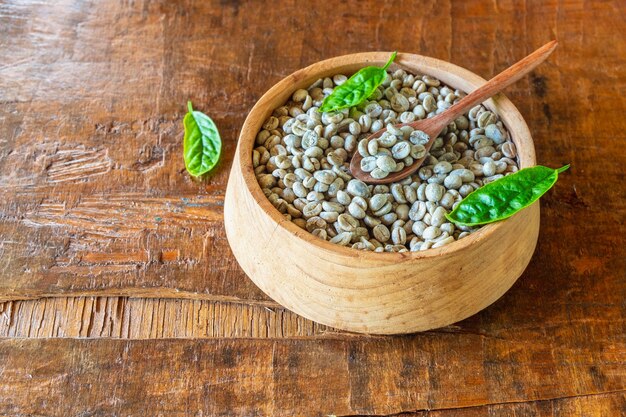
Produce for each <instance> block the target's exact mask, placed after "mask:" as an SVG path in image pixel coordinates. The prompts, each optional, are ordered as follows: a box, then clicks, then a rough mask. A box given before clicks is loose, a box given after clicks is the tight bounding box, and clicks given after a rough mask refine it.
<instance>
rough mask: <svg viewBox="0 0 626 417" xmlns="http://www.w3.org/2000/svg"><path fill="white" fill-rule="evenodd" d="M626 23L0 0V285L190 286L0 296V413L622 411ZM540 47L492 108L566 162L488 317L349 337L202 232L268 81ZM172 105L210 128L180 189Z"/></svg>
mask: <svg viewBox="0 0 626 417" xmlns="http://www.w3.org/2000/svg"><path fill="white" fill-rule="evenodd" d="M624 16H625V11H624V5H623V2H622V1H618V0H615V1H606V0H602V1H593V2H590V1H583V0H561V1H557V0H548V1H541V2H540V1H529V2H516V1H513V0H500V1H497V2H481V1H463V2H451V1H435V0H425V1H422V2H420V3H419V5H417V6H416V5H415V3H414V2H409V1H399V2H384V1H383V2H380V1H363V2H359V5H358V6H355V5H354V4H349V3H348V2H335V3H332V5H331V4H328V5H327V4H324V5H321V4H320V5H307V6H302V5H301V4H299V3H296V2H262V1H259V2H238V1H223V2H219V3H218V2H199V1H194V0H186V1H183V0H181V1H164V0H157V1H151V2H148V1H141V0H140V1H136V2H116V1H100V2H88V1H85V2H74V1H70V0H59V1H55V2H35V1H28V0H3V1H0V295H1V297H3V298H4V299H24V298H32V297H40V296H43V295H50V296H63V295H69V294H72V295H79V294H89V295H95V294H101V295H102V294H108V295H116V294H117V295H119V294H124V293H128V291H130V290H131V289H132V290H135V289H136V288H143V289H144V291H145V292H143V293H142V294H141V295H142V296H146V297H150V296H153V297H157V296H158V297H160V296H165V297H178V296H184V297H191V298H194V299H187V300H174V299H167V300H166V299H142V300H137V299H129V298H125V297H119V298H118V297H104V296H102V297H100V296H99V297H93V298H92V297H78V298H44V299H39V300H28V301H7V302H5V303H2V307H0V311H2V312H0V335H1V337H2V339H1V340H0V414H3V415H10V416H23V415H60V416H66V415H96V416H98V415H146V414H150V415H152V414H156V415H158V414H159V413H160V414H161V415H174V416H177V415H178V416H186V415H195V416H200V415H211V414H213V415H220V414H221V415H271V414H274V415H289V414H300V415H316V414H317V415H323V413H336V414H337V415H342V414H343V415H350V414H352V415H355V414H356V415H358V414H379V415H384V414H397V413H405V412H406V413H410V414H407V415H417V416H420V417H422V416H426V415H429V416H437V417H447V416H461V417H468V416H471V417H473V416H500V415H502V416H511V415H517V416H535V415H537V416H567V417H569V416H579V415H584V416H594V417H595V416H602V417H613V416H619V415H623V414H626V409H625V408H626V404H624V397H625V395H624V392H623V390H624V389H625V387H626V384H625V382H624V381H625V380H626V376H625V375H624V369H626V366H625V357H626V353H625V349H626V348H625V346H624V344H625V339H626V338H625V335H626V322H625V317H626V304H624V299H626V279H625V278H626V249H625V247H624V236H626V226H625V223H624V218H626V186H625V185H624V180H625V176H624V169H623V167H624V166H625V165H626V152H624V149H623V143H624V140H625V139H626V133H625V132H626V129H624V115H623V109H624V108H626V94H625V92H626V74H624V71H623V69H624V68H625V66H626V41H625V39H624V34H625V33H626V19H624ZM549 39H558V40H559V48H558V50H557V51H555V53H554V55H553V57H551V60H550V64H549V65H544V66H542V67H540V68H538V69H537V70H536V71H534V72H533V73H532V74H531V75H530V76H529V77H527V78H526V79H524V80H521V81H520V82H519V83H517V84H516V85H514V86H512V87H511V88H510V89H508V90H507V97H509V98H510V99H511V100H512V102H513V103H514V104H515V105H516V106H517V107H518V109H519V110H520V112H521V113H522V115H523V116H524V118H525V120H526V122H527V123H528V125H529V127H530V130H531V133H532V135H533V138H534V139H535V147H536V151H537V160H538V162H539V163H540V164H542V165H548V166H553V167H556V166H562V165H564V164H566V163H571V164H572V169H571V171H570V173H569V174H567V175H563V176H562V178H561V179H560V180H559V184H558V185H557V187H556V188H555V189H553V190H552V191H550V192H549V193H548V194H547V195H546V196H545V197H543V198H542V202H541V205H542V225H541V232H540V237H539V244H538V247H537V250H536V252H535V255H534V257H533V259H532V260H531V263H530V265H529V267H528V269H527V270H526V272H525V273H524V275H523V276H522V277H521V278H520V279H519V280H518V281H517V283H516V285H515V286H514V287H513V288H512V289H511V290H510V291H509V292H507V294H505V295H504V297H502V298H501V299H500V300H498V301H497V302H496V303H495V304H493V305H492V306H490V307H489V308H488V309H486V310H484V311H482V312H481V313H479V314H477V315H474V316H472V317H470V318H468V319H466V320H464V321H462V322H460V323H456V324H455V325H454V326H449V327H446V328H443V329H440V330H437V331H431V332H426V333H423V334H419V335H412V336H404V337H382V338H373V337H366V336H354V335H351V334H347V333H345V332H337V331H334V330H332V329H329V328H324V327H323V326H317V327H316V325H313V324H312V323H311V322H309V321H307V320H305V319H302V318H299V317H296V316H295V315H292V314H291V313H289V312H287V311H284V310H282V309H280V308H279V307H277V306H276V304H275V303H273V302H272V301H270V300H269V299H268V298H267V297H266V296H265V295H264V294H263V293H262V292H261V291H260V290H258V289H257V288H256V287H255V286H254V285H253V284H252V283H251V282H250V281H249V280H248V279H247V278H246V277H245V276H244V274H243V272H242V271H241V270H240V269H239V267H238V266H237V265H236V264H235V262H234V260H233V257H232V255H231V254H230V252H229V249H228V245H227V244H226V240H225V234H224V231H223V227H222V224H221V218H222V215H223V201H224V190H225V185H226V181H227V176H228V171H229V168H230V164H231V161H232V158H233V155H234V151H235V138H236V137H237V135H238V132H239V129H240V127H241V125H242V123H243V120H244V119H245V116H246V114H247V112H248V111H249V110H250V108H251V107H252V105H253V104H254V103H255V102H256V100H257V99H258V98H259V97H261V95H262V94H263V93H264V92H265V91H266V90H267V89H268V88H269V87H270V86H272V85H273V84H275V83H276V82H277V81H278V80H280V79H282V78H283V77H285V76H286V75H287V74H289V73H291V72H293V71H294V70H296V69H298V68H302V67H305V66H307V65H309V64H311V63H313V62H317V61H320V60H322V59H326V58H329V57H332V56H338V55H344V54H348V53H354V52H364V51H377V50H399V51H403V52H410V53H418V54H421V55H426V56H432V57H435V58H439V59H443V60H446V61H450V62H452V63H455V64H457V65H460V66H462V67H465V68H468V69H470V70H471V71H473V72H475V73H477V74H479V75H481V76H483V77H488V76H490V75H491V74H495V73H497V72H498V71H500V70H502V69H504V68H505V67H506V66H507V65H508V63H510V62H513V61H515V59H517V58H519V57H520V56H524V55H526V54H528V53H529V52H531V51H532V50H534V49H535V48H537V47H539V46H540V45H542V44H543V43H545V42H546V41H547V40H549ZM187 99H192V100H193V102H194V105H195V107H197V108H198V109H199V110H203V111H206V112H207V113H208V114H210V115H211V116H212V118H213V119H214V120H215V121H216V123H217V125H218V127H219V128H220V131H221V133H222V137H223V139H224V154H223V159H222V162H221V165H220V166H219V167H218V169H217V170H216V172H215V173H214V174H212V175H211V176H210V177H208V178H206V179H204V180H203V181H200V182H195V181H192V180H191V179H190V178H189V177H188V176H187V175H186V174H185V172H184V165H183V161H182V159H181V158H180V155H181V152H182V127H181V121H182V117H183V113H184V111H185V103H186V101H187ZM165 289H167V290H165ZM265 307H267V308H269V309H271V310H273V311H274V313H271V312H269V311H268V310H267V309H266V308H265ZM281 316H282V318H280V317H281ZM125 323H126V324H125ZM248 323H250V324H249V325H248ZM263 327H265V330H264V329H263ZM7 337H10V338H11V339H7ZM50 337H54V338H55V339H52V340H45V339H47V338H50ZM57 337H79V338H84V337H90V338H91V337H94V338H96V337H97V338H98V339H97V340H94V339H90V340H75V339H58V338H57ZM162 337H165V338H171V339H168V340H163V339H160V338H162ZM188 337H192V338H198V339H199V338H202V339H203V340H183V338H188ZM16 338H25V339H16ZM32 338H41V339H37V340H33V339H32ZM110 338H115V339H116V340H111V339H110ZM128 338H142V339H152V340H140V341H136V340H130V339H128ZM117 339H122V340H117ZM155 339H159V340H155ZM196 358H197V359H196ZM433 410H436V411H433Z"/></svg>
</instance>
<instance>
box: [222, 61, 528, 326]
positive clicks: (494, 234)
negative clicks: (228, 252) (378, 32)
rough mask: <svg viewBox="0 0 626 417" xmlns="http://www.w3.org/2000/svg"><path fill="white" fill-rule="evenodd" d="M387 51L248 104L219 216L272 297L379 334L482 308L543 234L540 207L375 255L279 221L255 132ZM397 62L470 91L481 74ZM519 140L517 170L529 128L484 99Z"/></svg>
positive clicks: (304, 74)
mask: <svg viewBox="0 0 626 417" xmlns="http://www.w3.org/2000/svg"><path fill="white" fill-rule="evenodd" d="M389 55H390V53H389V52H372V53H360V54H352V55H345V56H341V57H337V58H332V59H328V60H326V61H322V62H318V63H316V64H313V65H311V66H309V67H307V68H304V69H301V70H299V71H296V72H295V73H293V74H291V75H290V76H288V77H287V78H285V79H283V80H282V81H280V82H279V83H278V84H276V85H275V86H274V87H272V88H271V89H270V90H269V91H268V92H267V93H265V95H263V97H261V99H260V100H259V101H258V102H257V103H256V105H255V106H254V107H253V108H252V111H251V112H250V114H249V115H248V117H247V118H246V121H245V122H244V124H243V127H242V129H241V134H240V136H239V144H238V146H237V150H236V153H235V158H234V162H233V166H232V169H231V172H230V178H229V181H228V188H227V190H226V201H225V208H224V220H225V225H226V234H227V236H228V241H229V243H230V247H231V248H232V251H233V253H234V255H235V257H236V258H237V261H238V262H239V264H240V265H241V267H242V268H243V270H244V271H245V272H246V274H247V275H248V276H249V277H250V279H252V281H254V283H255V284H256V285H257V286H258V287H259V288H261V290H263V291H264V292H265V293H266V294H267V295H268V296H270V297H271V298H273V299H274V300H276V301H277V302H278V303H280V304H282V305H283V306H285V307H286V308H288V309H290V310H292V311H294V312H296V313H298V314H300V315H301V316H304V317H306V318H308V319H311V320H313V321H316V322H319V323H323V324H326V325H329V326H333V327H336V328H339V329H344V330H349V331H354V332H362V333H376V334H396V333H411V332H416V331H422V330H428V329H433V328H437V327H441V326H446V325H448V324H451V323H454V322H457V321H459V320H462V319H464V318H466V317H469V316H471V315H472V314H475V313H476V312H478V311H480V310H482V309H484V308H485V307H487V306H488V305H490V304H491V303H493V302H494V301H496V300H497V299H498V298H499V297H500V296H502V294H504V293H505V292H506V291H507V290H508V289H509V288H510V287H511V286H512V285H513V283H514V282H515V281H516V280H517V278H518V277H519V276H520V275H521V274H522V272H523V271H524V269H525V268H526V266H527V265H528V262H529V261H530V258H531V256H532V254H533V251H534V249H535V245H536V243H537V236H538V234H539V204H538V203H535V204H533V205H532V206H530V207H528V208H526V209H524V210H522V211H521V212H519V213H517V214H515V215H514V216H512V217H511V218H509V219H507V220H505V221H501V222H498V223H493V224H490V225H487V226H485V227H483V228H482V229H480V230H479V231H477V232H475V233H472V234H471V235H469V236H467V237H465V238H463V239H461V240H459V241H457V242H453V243H451V244H449V245H446V246H443V247H441V248H437V249H429V250H427V251H425V252H404V253H374V252H367V251H359V250H356V249H352V248H349V247H342V246H338V245H335V244H332V243H329V242H326V241H324V240H322V239H319V238H317V237H315V236H313V235H311V234H309V233H308V232H307V231H306V230H303V229H300V228H299V227H298V226H296V225H295V224H293V223H291V222H290V221H288V220H286V219H284V218H283V216H282V215H281V214H280V212H279V211H278V210H276V209H275V208H274V207H273V206H272V204H271V203H270V202H269V201H268V200H267V198H266V197H265V195H264V194H263V192H262V191H261V188H260V186H259V185H258V183H257V180H256V178H255V176H254V172H253V168H252V149H253V146H254V141H255V137H256V134H257V133H258V132H259V130H260V128H261V125H262V123H263V121H264V120H265V119H266V118H267V117H269V116H270V114H271V113H272V111H273V110H274V109H275V108H277V107H279V106H281V105H283V104H284V103H285V102H286V101H287V100H288V98H289V97H290V96H291V94H292V93H293V92H294V91H295V90H296V89H299V88H306V87H308V86H309V85H310V84H311V83H313V82H314V81H315V80H317V79H318V78H320V77H326V76H329V75H333V74H337V73H342V74H352V73H354V72H356V71H357V70H359V69H360V68H362V67H365V66H367V65H383V64H384V63H385V62H386V61H387V59H388V58H389ZM395 67H401V68H404V69H407V70H409V71H411V72H413V73H421V74H428V75H432V76H435V77H437V78H438V79H440V80H441V81H442V82H444V83H446V84H448V85H449V86H451V87H454V88H459V89H461V90H464V91H466V92H469V91H471V90H474V89H475V88H477V87H478V86H480V85H481V84H482V83H484V82H485V80H484V79H482V78H480V77H479V76H477V75H475V74H473V73H472V72H470V71H468V70H465V69H463V68H460V67H457V66H456V65H452V64H450V63H447V62H444V61H440V60H437V59H433V58H427V57H423V56H419V55H412V54H404V53H401V54H398V57H397V59H396V61H395ZM485 104H486V106H487V107H488V108H490V109H491V110H492V111H495V112H496V113H497V114H498V115H499V116H500V118H501V120H502V121H503V123H504V124H505V125H506V127H507V129H508V130H509V132H510V133H511V136H512V139H513V141H514V142H515V145H516V146H517V150H518V155H519V162H520V167H521V168H523V167H529V166H533V165H535V149H534V145H533V141H532V138H531V136H530V132H529V131H528V127H527V126H526V123H525V122H524V120H523V118H522V116H521V115H520V113H519V112H518V111H517V109H516V108H515V106H514V105H513V104H512V103H511V102H510V101H509V100H508V99H507V98H506V97H504V96H503V95H498V96H497V97H495V98H494V99H492V100H489V101H488V102H486V103H485Z"/></svg>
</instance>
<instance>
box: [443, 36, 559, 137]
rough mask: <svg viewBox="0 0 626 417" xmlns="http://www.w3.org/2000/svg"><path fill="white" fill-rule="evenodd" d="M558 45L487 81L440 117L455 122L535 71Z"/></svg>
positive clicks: (524, 59) (539, 51)
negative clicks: (473, 108)
mask: <svg viewBox="0 0 626 417" xmlns="http://www.w3.org/2000/svg"><path fill="white" fill-rule="evenodd" d="M557 44H558V42H557V41H556V40H554V41H551V42H548V43H546V44H545V45H543V46H542V47H541V48H539V49H537V50H536V51H535V52H533V53H532V54H530V55H528V56H527V57H526V58H523V59H522V60H520V61H518V62H516V63H515V64H513V65H511V66H510V67H508V68H507V69H505V70H504V71H502V72H501V73H500V74H498V75H496V76H495V77H493V78H492V79H490V80H489V81H487V82H486V83H485V84H484V85H482V86H481V87H479V88H477V89H476V90H474V91H472V92H471V93H469V94H468V95H467V96H465V97H464V98H463V99H461V100H460V101H459V102H458V103H457V104H455V105H453V106H452V107H450V108H449V109H448V110H447V111H445V112H443V113H441V114H440V116H442V118H445V119H446V120H450V121H451V120H454V119H456V118H457V117H459V116H460V115H462V114H463V113H465V112H466V111H468V110H469V109H471V108H472V107H474V106H476V105H477V104H480V103H482V102H483V101H485V100H487V99H488V98H490V97H492V96H494V95H496V94H497V93H499V92H500V91H501V90H503V89H504V88H506V87H508V86H509V85H511V84H513V83H514V82H516V81H517V80H519V79H520V78H522V77H523V76H524V75H526V74H528V73H529V72H530V71H532V70H533V69H535V67H536V66H537V65H539V64H541V63H542V62H543V61H545V60H546V58H548V56H550V54H551V53H552V51H554V49H555V48H556V46H557ZM444 115H445V116H444ZM445 124H447V123H444V125H445Z"/></svg>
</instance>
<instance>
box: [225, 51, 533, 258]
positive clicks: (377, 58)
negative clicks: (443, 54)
mask: <svg viewBox="0 0 626 417" xmlns="http://www.w3.org/2000/svg"><path fill="white" fill-rule="evenodd" d="M391 53H392V52H384V51H378V52H361V53H354V54H347V55H341V56H337V57H333V58H329V59H326V60H322V61H318V62H315V63H313V64H311V65H308V66H307V67H304V68H301V69H299V70H297V71H295V72H293V73H291V74H290V75H288V76H287V77H285V78H283V79H282V80H280V81H279V82H277V83H276V84H274V85H273V86H272V87H271V88H270V89H269V90H267V91H266V92H265V93H264V94H263V95H262V96H261V98H260V99H259V100H258V101H257V102H256V103H255V105H254V106H253V107H252V109H251V110H250V112H249V113H248V115H247V116H246V119H245V120H244V123H243V125H242V128H241V131H240V134H239V138H238V143H237V152H236V158H238V159H237V160H236V161H235V162H238V165H239V167H238V168H239V170H240V172H241V174H242V176H243V180H244V181H243V183H244V184H245V186H246V188H247V190H248V192H249V193H250V194H251V195H252V198H253V199H254V201H255V202H256V203H257V204H258V205H259V207H260V208H261V209H262V210H263V212H264V213H265V214H267V215H268V216H269V217H270V218H271V219H272V220H273V221H274V222H275V223H276V227H280V228H283V229H285V230H286V231H288V232H289V233H290V234H291V235H294V236H295V237H296V238H299V239H302V240H303V241H305V242H307V243H309V244H311V245H313V246H315V247H316V248H317V249H320V250H322V251H324V252H330V253H333V254H335V255H340V256H341V255H343V256H347V257H350V258H360V257H372V256H374V257H376V258H377V259H380V260H381V261H385V262H395V261H406V260H415V259H424V258H432V257H438V256H441V255H444V254H452V253H456V252H461V251H462V250H463V249H464V248H466V247H467V246H470V245H474V244H476V243H478V242H480V241H482V240H484V239H488V238H489V237H490V236H491V235H492V234H494V232H495V231H496V230H497V229H498V228H501V227H504V225H505V223H506V222H507V220H508V219H505V220H502V221H498V222H494V223H490V224H487V225H484V226H482V227H481V228H480V229H479V230H477V231H476V232H473V233H470V234H469V235H468V236H466V237H465V238H463V239H460V240H455V241H454V242H452V243H450V244H448V245H444V246H442V247H439V248H430V249H428V250H425V251H416V252H411V251H406V252H373V251H364V250H359V249H354V248H352V247H350V246H341V245H337V244H334V243H330V242H329V241H327V240H323V239H320V238H318V237H317V236H315V235H313V234H311V233H309V232H308V231H307V230H304V229H301V228H300V227H299V226H297V225H296V224H295V223H293V222H291V221H290V220H287V219H285V218H284V217H283V215H282V214H281V213H280V212H279V211H278V209H276V208H275V207H274V206H273V205H272V204H271V203H270V201H269V200H268V199H267V197H266V196H265V194H264V193H263V191H262V189H261V186H260V185H259V183H258V181H257V179H256V176H255V174H254V169H253V167H252V156H251V155H252V150H253V149H254V145H255V139H256V135H257V133H258V131H259V129H260V127H261V124H262V123H263V121H264V120H265V119H266V118H267V117H268V116H269V115H271V113H272V112H273V111H274V110H275V109H274V108H272V109H270V110H269V111H268V110H267V108H266V107H269V102H270V101H271V100H272V99H273V98H274V97H275V96H276V95H280V94H281V93H284V91H285V90H287V89H288V90H289V91H290V95H291V94H293V91H295V89H296V85H297V84H298V83H302V82H303V81H304V80H305V79H308V78H320V77H322V75H320V74H321V73H325V72H328V73H332V70H337V68H339V67H341V66H344V67H345V66H354V65H356V64H355V63H356V62H360V63H361V64H362V65H366V64H370V65H373V64H377V65H382V64H384V63H385V62H386V61H387V60H388V58H389V55H390V54H391ZM403 62H412V63H413V64H415V63H418V65H419V66H420V67H423V68H420V71H419V72H421V73H422V74H425V75H433V74H432V73H431V72H432V71H434V70H436V71H443V72H447V73H450V74H452V75H455V76H457V77H459V78H463V79H464V80H465V81H467V82H469V83H470V84H473V85H474V88H477V87H478V86H480V85H482V84H483V83H486V80H485V79H483V78H482V77H480V76H478V75H476V74H475V73H473V72H471V71H469V70H467V69H465V68H463V67H460V66H457V65H455V64H452V63H449V62H447V61H443V60H440V59H437V58H431V57H426V56H423V55H419V54H411V53H401V52H398V54H397V57H396V60H395V61H394V63H393V64H392V66H391V68H392V69H398V68H402V69H406V68H405V67H404V66H403V65H402V63H403ZM337 71H338V70H337ZM410 71H414V70H413V69H410ZM434 76H435V77H437V78H438V79H439V77H440V76H438V75H434ZM446 84H448V85H450V86H451V87H454V88H457V87H455V86H453V85H451V84H450V83H446ZM299 88H304V87H299ZM470 91H471V90H470ZM470 91H466V93H469V92H470ZM483 104H486V105H487V107H488V108H490V110H492V111H496V113H497V114H498V116H499V117H500V118H501V120H502V122H503V123H504V124H505V126H506V127H507V130H508V131H509V134H510V135H511V139H512V140H513V141H514V142H516V141H515V138H516V137H524V141H525V142H526V145H527V146H528V147H529V149H526V151H527V152H528V153H529V157H528V159H529V161H528V162H529V163H527V164H523V162H522V161H521V159H520V161H519V163H520V169H522V168H526V167H530V166H533V165H535V164H536V155H535V147H534V142H533V139H532V136H531V134H530V131H529V129H528V126H527V125H526V122H525V121H524V119H523V117H522V115H521V114H520V113H519V110H518V109H517V108H516V107H515V105H514V104H513V103H512V102H511V101H510V100H509V99H508V98H507V97H506V96H505V95H504V94H502V93H499V94H497V95H496V96H494V97H492V98H491V99H489V100H486V101H485V102H484V103H483ZM504 107H506V109H505V110H506V111H507V115H506V116H503V115H502V114H501V113H500V112H497V109H498V108H500V109H502V108H504ZM511 115H514V116H517V119H518V120H516V123H517V124H519V126H518V129H517V130H516V131H515V132H513V130H512V129H511V128H510V127H509V126H508V125H507V123H505V120H504V119H505V118H509V117H510V116H511ZM256 120H258V121H259V122H258V123H253V122H254V121H256ZM253 124H254V125H253ZM257 125H258V126H257ZM515 144H516V147H517V143H515ZM518 156H519V147H518ZM523 165H524V166H523ZM537 203H538V202H535V203H534V204H537ZM514 216H515V215H513V217H514Z"/></svg>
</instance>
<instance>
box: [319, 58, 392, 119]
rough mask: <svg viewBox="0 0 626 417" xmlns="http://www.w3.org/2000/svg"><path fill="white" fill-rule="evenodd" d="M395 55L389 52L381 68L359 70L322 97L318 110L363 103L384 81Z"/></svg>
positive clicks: (336, 108)
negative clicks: (388, 56) (389, 54)
mask: <svg viewBox="0 0 626 417" xmlns="http://www.w3.org/2000/svg"><path fill="white" fill-rule="evenodd" d="M396 55H397V52H394V53H393V54H391V57H390V58H389V61H387V63H386V64H385V66H384V67H382V68H380V67H365V68H362V69H361V70H359V71H358V72H357V73H356V74H354V75H353V76H352V77H350V78H348V79H347V80H346V82H344V83H343V84H341V85H340V86H338V87H337V88H335V90H334V91H333V92H332V94H330V95H329V96H328V97H326V98H325V99H324V101H323V102H322V105H321V107H320V108H319V111H320V112H329V111H335V110H341V109H345V108H348V107H353V106H358V105H359V104H361V103H363V102H364V101H365V100H367V98H368V97H369V96H371V95H372V93H373V92H374V90H376V88H378V86H379V85H381V84H382V83H383V81H385V77H387V68H389V65H391V63H392V62H393V60H394V59H396Z"/></svg>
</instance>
